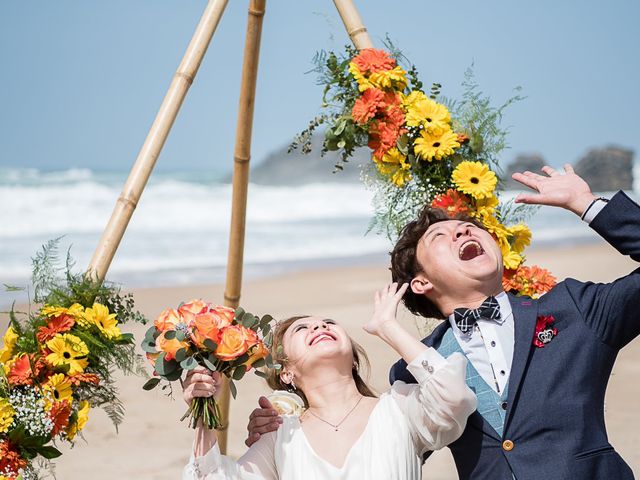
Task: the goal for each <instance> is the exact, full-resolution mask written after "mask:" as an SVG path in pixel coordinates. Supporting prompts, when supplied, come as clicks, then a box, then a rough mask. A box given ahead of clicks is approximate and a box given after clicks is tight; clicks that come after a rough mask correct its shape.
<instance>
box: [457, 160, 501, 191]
mask: <svg viewBox="0 0 640 480" xmlns="http://www.w3.org/2000/svg"><path fill="white" fill-rule="evenodd" d="M451 178H452V180H453V182H454V183H455V184H456V186H457V187H458V190H460V191H461V192H464V193H466V194H468V195H471V196H472V197H473V198H475V199H476V200H482V199H483V198H487V197H490V196H492V195H493V191H494V190H495V188H496V184H497V183H498V178H497V177H496V174H495V173H494V172H492V171H491V170H489V167H488V166H487V165H486V164H485V163H481V162H462V163H461V164H460V165H458V166H457V167H456V169H455V170H454V171H453V174H452V175H451Z"/></svg>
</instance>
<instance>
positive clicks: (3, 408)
mask: <svg viewBox="0 0 640 480" xmlns="http://www.w3.org/2000/svg"><path fill="white" fill-rule="evenodd" d="M14 415H15V411H14V410H13V407H12V406H11V403H9V400H7V399H6V398H0V433H6V432H7V431H8V430H9V427H10V426H11V424H12V423H13V417H14Z"/></svg>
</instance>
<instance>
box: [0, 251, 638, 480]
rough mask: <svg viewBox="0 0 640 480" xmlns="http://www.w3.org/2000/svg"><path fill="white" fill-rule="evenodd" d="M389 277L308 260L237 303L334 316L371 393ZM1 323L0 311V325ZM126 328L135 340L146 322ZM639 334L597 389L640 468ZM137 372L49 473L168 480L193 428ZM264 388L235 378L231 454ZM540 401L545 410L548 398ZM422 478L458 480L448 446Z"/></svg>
mask: <svg viewBox="0 0 640 480" xmlns="http://www.w3.org/2000/svg"><path fill="white" fill-rule="evenodd" d="M528 259H529V263H535V264H539V265H543V266H545V267H547V268H549V269H550V270H551V271H552V272H553V273H554V274H555V275H556V276H557V277H558V279H563V278H566V277H574V278H578V279H580V280H593V281H601V282H607V281H611V280H613V279H615V278H617V277H619V276H622V275H625V274H626V273H628V272H630V271H631V270H633V269H634V268H635V263H634V262H633V261H631V260H630V259H628V258H624V257H622V256H621V255H620V254H618V253H617V252H615V250H613V249H612V248H611V247H609V246H608V245H606V244H604V243H603V242H602V243H598V244H590V245H582V246H576V247H562V248H547V249H532V250H531V251H530V252H529V255H528ZM388 278H389V274H388V270H387V268H386V265H385V264H384V263H380V264H374V265H369V266H354V267H348V266H346V267H335V266H333V267H330V268H324V269H323V268H315V269H313V270H302V271H297V272H293V273H288V274H283V275H281V276H278V277H272V278H267V279H261V280H256V281H248V282H246V284H245V286H244V289H243V296H242V302H241V303H242V305H243V306H244V307H245V308H246V309H247V310H249V311H253V312H255V313H270V314H272V315H273V316H275V317H276V318H278V317H285V316H289V315H293V314H299V313H313V314H318V315H324V316H326V317H329V318H334V319H336V320H337V321H339V322H341V323H342V324H343V325H345V326H346V328H347V329H348V331H349V332H350V333H351V335H352V336H353V337H354V338H355V339H356V340H357V341H358V342H359V343H361V344H362V345H363V346H364V347H365V349H366V350H367V352H368V353H369V357H370V359H371V364H372V365H371V367H372V368H371V376H370V381H371V384H372V385H373V387H374V388H376V389H377V390H378V391H384V390H385V389H386V388H387V387H388V383H387V373H388V369H389V366H390V365H391V364H392V363H393V362H395V360H396V357H397V355H396V353H395V352H393V351H392V350H391V349H390V348H389V347H387V346H386V345H385V344H383V343H382V341H380V340H378V339H377V338H374V337H371V336H369V335H367V334H366V333H365V332H363V331H362V329H361V324H362V323H363V321H364V320H365V319H366V318H367V317H368V315H370V313H371V309H372V297H373V292H374V291H375V289H376V288H379V287H380V286H381V285H383V284H384V283H385V282H386V281H387V280H388ZM222 293H223V286H222V285H201V286H191V287H176V288H153V289H138V290H135V291H134V294H135V298H136V301H137V306H138V308H139V309H140V310H141V311H142V312H143V313H144V314H145V315H147V317H148V318H150V319H153V318H154V317H155V316H156V315H157V314H158V313H159V312H160V311H161V310H162V309H163V308H165V307H167V306H175V305H177V304H178V303H179V302H180V301H182V300H188V299H190V298H197V297H201V298H204V299H207V300H209V301H212V302H221V301H222ZM401 316H402V321H403V323H404V324H405V325H406V326H407V328H409V329H410V330H411V331H412V332H413V333H414V334H415V335H416V336H418V335H420V331H423V330H424V325H422V324H417V322H416V320H415V318H414V317H413V316H411V315H410V314H408V312H406V311H403V312H402V315H401ZM5 327H6V318H2V319H1V320H0V328H1V329H2V330H4V328H5ZM125 330H128V331H132V332H133V333H135V334H136V336H137V337H139V338H141V335H142V334H143V332H144V330H145V327H142V326H140V327H135V328H133V329H127V328H125ZM639 376H640V342H639V341H637V340H636V341H635V342H633V343H632V344H631V345H629V346H627V347H626V348H625V349H624V350H623V351H622V352H621V354H620V356H619V358H618V361H617V363H616V366H615V368H614V371H613V375H612V377H611V381H610V384H609V389H608V394H607V397H606V420H607V425H608V430H609V433H610V442H611V443H612V444H613V445H614V446H615V447H616V449H617V450H618V452H619V453H620V454H621V455H622V457H623V458H625V460H626V461H627V462H628V463H629V464H630V465H631V467H632V469H633V470H634V472H636V473H640V450H639V448H638V447H639V446H640V418H638V413H637V405H638V402H637V398H638V397H640V383H639V382H638V381H637V380H638V377H639ZM144 381H145V380H144V379H142V378H136V377H122V378H120V380H119V386H120V391H121V398H122V400H123V402H124V404H125V406H126V410H127V413H126V418H125V421H124V424H123V425H121V426H120V429H119V432H118V433H117V434H116V432H115V430H114V428H113V426H112V425H111V423H110V421H109V420H108V418H107V416H106V415H105V414H104V413H103V412H102V411H98V410H94V411H92V414H91V418H90V421H89V423H88V425H87V427H86V429H85V431H84V437H85V439H86V443H85V442H83V441H82V440H80V441H79V442H78V443H77V445H76V446H75V447H74V449H73V451H69V449H68V448H66V447H64V446H63V448H62V449H63V451H64V455H63V456H62V457H61V458H60V459H59V460H58V461H57V462H56V474H57V478H59V479H64V480H67V479H69V480H75V479H86V478H91V479H92V480H101V479H112V478H125V479H139V478H140V479H177V478H180V474H181V469H182V467H183V465H184V464H185V463H186V461H187V458H188V456H189V451H190V446H191V441H192V431H191V430H190V429H188V428H187V426H186V425H185V424H184V423H180V421H179V418H180V417H181V415H182V413H183V412H184V410H185V408H186V405H185V404H184V403H183V401H182V399H181V398H180V392H179V391H174V395H173V397H174V398H173V399H172V398H168V397H167V396H166V395H165V394H166V393H167V392H162V391H161V390H160V389H157V390H155V391H153V392H145V391H143V390H142V388H141V387H142V384H143V383H144ZM265 392H267V390H266V385H265V384H264V382H263V380H261V379H260V378H258V377H257V376H255V375H247V376H246V378H245V380H244V381H243V382H241V383H240V384H239V394H238V399H237V400H235V401H232V404H231V414H230V427H229V453H230V454H231V455H233V456H239V455H241V454H242V452H243V451H244V448H245V447H244V444H243V441H244V438H245V434H246V424H247V418H248V415H249V413H250V412H251V410H252V409H253V408H254V407H255V405H256V401H257V398H258V396H259V395H260V394H262V393H265ZM549 408H553V406H552V405H550V406H549ZM423 471H424V478H425V479H431V480H449V479H455V478H457V475H456V473H455V468H454V466H453V461H452V458H451V455H450V453H449V452H448V450H446V449H445V450H443V451H439V452H436V453H435V454H434V455H433V456H432V457H431V459H430V460H429V461H428V462H427V463H426V464H425V466H424V469H423Z"/></svg>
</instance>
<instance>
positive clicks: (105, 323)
mask: <svg viewBox="0 0 640 480" xmlns="http://www.w3.org/2000/svg"><path fill="white" fill-rule="evenodd" d="M79 323H80V325H81V326H83V327H86V326H90V325H95V326H96V327H98V329H99V330H100V333H101V334H102V335H103V336H104V337H106V338H109V339H113V338H118V337H120V335H121V333H120V329H119V328H118V326H117V325H118V321H117V320H116V314H115V313H109V309H108V308H107V307H105V306H104V305H101V304H99V303H94V304H93V307H90V308H87V309H85V311H84V313H83V314H82V321H81V322H79Z"/></svg>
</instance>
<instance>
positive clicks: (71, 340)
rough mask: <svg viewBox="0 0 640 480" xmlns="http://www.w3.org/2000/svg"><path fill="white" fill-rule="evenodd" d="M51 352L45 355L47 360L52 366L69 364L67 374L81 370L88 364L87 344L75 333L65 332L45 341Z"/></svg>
mask: <svg viewBox="0 0 640 480" xmlns="http://www.w3.org/2000/svg"><path fill="white" fill-rule="evenodd" d="M47 348H49V350H51V353H50V354H49V355H47V362H49V363H50V364H51V365H53V366H56V367H57V366H65V365H68V366H69V374H70V375H73V374H74V373H80V372H83V371H84V369H85V367H86V366H87V364H88V360H87V355H89V349H88V348H87V345H86V344H85V343H84V342H83V341H82V340H80V339H79V338H78V337H76V336H75V335H71V334H70V333H65V334H63V335H60V334H58V335H56V336H55V337H53V338H52V339H51V340H49V341H48V342H47Z"/></svg>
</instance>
